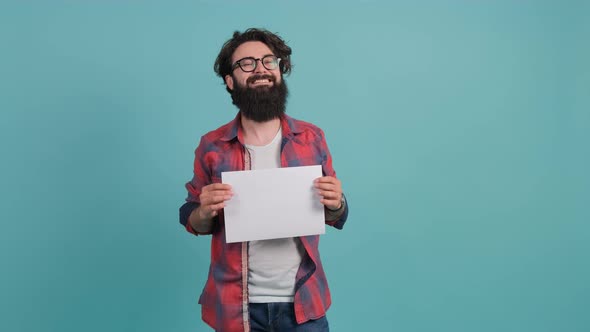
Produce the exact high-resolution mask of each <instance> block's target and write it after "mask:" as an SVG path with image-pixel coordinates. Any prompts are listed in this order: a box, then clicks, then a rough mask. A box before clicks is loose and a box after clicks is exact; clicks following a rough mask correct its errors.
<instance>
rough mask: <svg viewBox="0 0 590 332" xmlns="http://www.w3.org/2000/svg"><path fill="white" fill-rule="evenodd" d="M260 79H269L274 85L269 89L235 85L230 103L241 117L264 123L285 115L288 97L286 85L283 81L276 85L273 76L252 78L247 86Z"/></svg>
mask: <svg viewBox="0 0 590 332" xmlns="http://www.w3.org/2000/svg"><path fill="white" fill-rule="evenodd" d="M260 78H267V79H270V80H271V82H273V83H274V84H273V85H272V86H270V87H266V86H261V87H255V88H249V87H247V86H246V87H242V86H240V85H239V84H235V85H234V89H233V91H232V94H231V98H232V102H233V104H234V105H236V106H237V107H238V108H239V109H240V112H241V113H242V115H243V116H245V117H246V118H248V119H250V120H252V121H255V122H266V121H270V120H273V119H275V118H280V117H281V116H282V115H283V114H285V109H286V106H287V96H288V95H289V91H288V88H287V84H286V82H285V81H284V80H282V81H281V82H280V83H278V84H277V83H276V81H275V79H274V76H270V75H268V76H267V75H259V76H252V77H250V78H249V79H248V82H247V84H248V83H250V82H254V81H255V80H257V79H260Z"/></svg>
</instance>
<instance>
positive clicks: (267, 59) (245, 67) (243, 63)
mask: <svg viewBox="0 0 590 332" xmlns="http://www.w3.org/2000/svg"><path fill="white" fill-rule="evenodd" d="M258 61H260V63H262V66H263V67H264V68H266V69H268V70H273V69H277V67H278V66H279V62H281V58H277V57H276V56H274V55H265V56H263V57H262V58H253V57H251V56H249V57H245V58H242V59H240V60H238V61H236V63H234V65H233V66H232V71H233V70H236V68H238V67H240V69H241V70H242V71H244V72H246V73H250V72H253V71H254V70H255V69H256V65H258Z"/></svg>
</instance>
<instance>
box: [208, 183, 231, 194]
mask: <svg viewBox="0 0 590 332" xmlns="http://www.w3.org/2000/svg"><path fill="white" fill-rule="evenodd" d="M231 189H232V188H231V186H230V185H229V184H226V183H212V184H210V185H206V186H204V187H203V189H202V191H203V192H211V191H217V190H221V191H231Z"/></svg>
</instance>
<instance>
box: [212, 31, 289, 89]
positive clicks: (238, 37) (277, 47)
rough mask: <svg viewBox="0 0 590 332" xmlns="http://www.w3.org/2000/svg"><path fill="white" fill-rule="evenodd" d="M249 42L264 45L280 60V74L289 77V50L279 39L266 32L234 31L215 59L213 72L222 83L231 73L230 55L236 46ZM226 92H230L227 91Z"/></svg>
mask: <svg viewBox="0 0 590 332" xmlns="http://www.w3.org/2000/svg"><path fill="white" fill-rule="evenodd" d="M249 41H259V42H263V43H264V44H266V46H268V48H270V50H271V51H272V52H273V54H274V55H276V56H277V57H278V58H281V62H280V63H279V69H280V70H281V74H286V75H289V73H290V72H291V48H290V47H289V46H287V44H286V43H285V41H284V40H283V39H282V38H281V37H279V36H278V35H276V34H274V33H272V32H270V31H268V30H265V29H256V28H250V29H247V30H246V31H244V32H243V33H241V32H239V31H235V32H234V35H233V37H232V38H231V39H230V40H228V41H226V42H225V44H223V46H222V47H221V51H219V55H218V56H217V59H215V65H214V66H213V70H215V72H216V73H217V75H218V76H219V77H221V79H222V80H223V82H224V83H225V76H226V75H230V74H231V73H232V63H231V57H232V55H233V54H234V52H235V50H236V49H237V48H238V46H240V45H242V44H243V43H245V42H249ZM227 91H229V92H231V90H229V89H227Z"/></svg>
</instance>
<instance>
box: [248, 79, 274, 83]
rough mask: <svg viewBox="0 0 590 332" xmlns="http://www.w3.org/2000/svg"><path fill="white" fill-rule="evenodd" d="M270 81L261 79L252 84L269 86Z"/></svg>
mask: <svg viewBox="0 0 590 332" xmlns="http://www.w3.org/2000/svg"><path fill="white" fill-rule="evenodd" d="M269 83H270V80H269V79H266V78H264V79H260V80H255V81H254V82H252V84H269Z"/></svg>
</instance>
